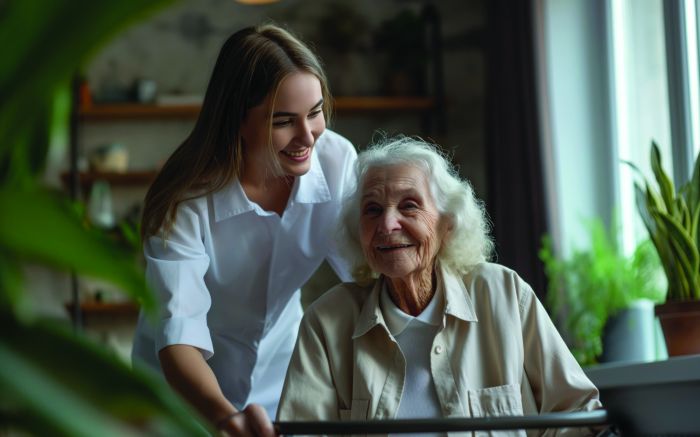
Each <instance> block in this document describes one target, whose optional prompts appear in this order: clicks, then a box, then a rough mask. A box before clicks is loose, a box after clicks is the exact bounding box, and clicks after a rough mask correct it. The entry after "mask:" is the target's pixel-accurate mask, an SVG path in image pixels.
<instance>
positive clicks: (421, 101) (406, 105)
mask: <svg viewBox="0 0 700 437" xmlns="http://www.w3.org/2000/svg"><path fill="white" fill-rule="evenodd" d="M434 108H435V100H434V99H432V98H429V97H381V96H377V97H336V98H335V110H336V112H381V111H402V112H406V111H412V112H422V111H429V110H432V109H434ZM199 109H200V105H144V104H139V103H115V104H96V105H91V106H88V107H84V108H81V109H80V110H79V112H78V113H79V116H80V118H81V119H82V120H98V121H99V120H129V119H194V118H196V117H197V115H198V114H199Z"/></svg>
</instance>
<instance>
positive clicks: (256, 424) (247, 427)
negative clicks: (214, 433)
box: [216, 404, 277, 437]
mask: <svg viewBox="0 0 700 437" xmlns="http://www.w3.org/2000/svg"><path fill="white" fill-rule="evenodd" d="M216 427H217V429H219V430H220V431H221V433H222V435H224V436H236V437H238V436H246V437H247V436H261V437H275V436H276V435H277V434H276V433H275V429H274V427H273V426H272V422H271V421H270V418H269V417H268V416H267V412H266V411H265V409H264V408H263V407H261V406H260V405H257V404H251V405H248V406H247V407H245V408H244V409H243V410H242V411H237V412H235V413H233V414H231V415H229V416H227V417H225V418H224V419H222V420H221V421H219V422H218V423H217V424H216Z"/></svg>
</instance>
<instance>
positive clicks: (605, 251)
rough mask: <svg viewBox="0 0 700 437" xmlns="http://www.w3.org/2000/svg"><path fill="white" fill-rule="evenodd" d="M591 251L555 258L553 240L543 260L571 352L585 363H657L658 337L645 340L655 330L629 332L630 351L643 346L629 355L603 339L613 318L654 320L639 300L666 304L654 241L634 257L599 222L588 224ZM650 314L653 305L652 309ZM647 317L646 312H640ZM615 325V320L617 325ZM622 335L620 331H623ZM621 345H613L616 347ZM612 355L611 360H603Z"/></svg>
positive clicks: (552, 306)
mask: <svg viewBox="0 0 700 437" xmlns="http://www.w3.org/2000/svg"><path fill="white" fill-rule="evenodd" d="M588 230H589V233H590V234H589V235H590V244H591V245H590V248H589V249H587V250H574V251H573V253H572V254H571V256H570V257H568V259H561V258H558V257H556V256H555V255H554V252H553V248H552V240H551V237H549V236H545V237H544V238H543V244H542V249H541V250H540V254H539V256H540V259H541V260H542V261H543V262H544V264H545V272H546V274H547V278H548V280H549V289H548V293H547V306H548V308H549V310H550V312H551V314H552V318H553V319H555V320H556V319H557V316H559V315H562V314H563V315H564V320H563V324H564V326H565V330H566V333H567V334H568V335H565V336H564V337H565V338H567V340H568V342H569V345H570V348H571V352H572V353H573V354H574V356H575V357H576V359H577V360H578V362H579V364H581V365H582V366H588V365H592V364H596V363H597V362H598V361H599V360H600V359H601V358H603V359H605V358H608V359H616V360H621V361H645V360H647V359H654V358H656V357H654V356H653V355H654V354H655V353H656V351H655V350H654V349H655V348H654V338H653V336H652V337H651V338H648V337H644V336H643V334H644V333H645V332H650V331H651V332H653V325H652V326H642V325H640V326H639V327H637V328H635V329H632V330H629V328H628V327H626V326H624V325H620V324H618V325H619V327H620V329H623V330H624V329H627V330H628V331H629V332H628V334H630V335H631V336H629V337H628V338H627V340H626V341H627V342H628V346H631V345H632V343H633V342H635V343H636V344H637V345H638V346H639V347H638V348H636V350H633V351H630V354H629V355H626V356H623V355H621V354H620V353H619V351H616V352H612V351H605V350H604V349H603V344H604V340H603V337H604V335H606V334H611V335H613V334H617V332H616V331H612V332H610V331H611V330H610V328H612V326H611V327H609V328H608V332H606V325H607V323H608V321H609V320H610V318H611V317H614V316H616V315H619V314H620V313H621V312H622V311H624V310H626V309H628V308H634V310H632V313H627V314H625V315H622V316H621V317H628V318H629V317H634V316H635V315H639V317H635V320H637V321H638V322H637V323H643V321H644V319H645V318H646V319H647V320H650V319H653V314H648V315H644V312H643V311H644V310H643V308H644V305H645V304H643V303H642V304H638V303H637V301H639V300H644V299H646V300H650V301H652V302H660V301H662V300H663V274H662V272H661V266H660V264H659V260H658V258H657V256H656V253H655V251H654V248H653V246H652V244H651V242H650V241H645V242H642V243H640V244H639V245H638V246H637V248H636V249H635V251H634V253H633V254H632V255H631V256H625V255H623V254H621V253H620V250H619V249H618V247H617V243H616V238H615V233H614V232H611V233H612V234H613V235H609V233H608V232H607V231H606V229H605V226H604V225H603V223H602V222H601V221H600V220H599V219H595V220H592V221H591V222H589V223H588ZM646 307H647V308H648V309H650V306H649V305H646ZM639 308H642V309H641V313H640V309H639ZM612 323H613V324H615V323H614V321H613V322H612ZM618 332H619V331H618ZM614 342H615V341H613V343H614ZM602 354H607V356H602Z"/></svg>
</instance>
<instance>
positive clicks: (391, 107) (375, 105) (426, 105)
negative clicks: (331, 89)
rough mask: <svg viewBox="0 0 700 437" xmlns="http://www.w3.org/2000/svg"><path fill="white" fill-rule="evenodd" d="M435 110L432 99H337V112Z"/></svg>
mask: <svg viewBox="0 0 700 437" xmlns="http://www.w3.org/2000/svg"><path fill="white" fill-rule="evenodd" d="M432 109H435V99H433V98H430V97H337V98H336V99H335V110H336V111H337V112H358V111H368V112H370V111H372V112H381V111H414V112H415V111H418V112H421V111H429V110H432Z"/></svg>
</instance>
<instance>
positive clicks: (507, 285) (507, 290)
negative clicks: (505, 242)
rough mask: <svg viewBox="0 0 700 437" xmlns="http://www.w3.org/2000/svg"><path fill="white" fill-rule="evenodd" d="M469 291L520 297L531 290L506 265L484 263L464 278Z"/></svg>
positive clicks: (476, 266)
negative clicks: (524, 291)
mask: <svg viewBox="0 0 700 437" xmlns="http://www.w3.org/2000/svg"><path fill="white" fill-rule="evenodd" d="M462 280H463V281H464V284H465V286H466V287H467V289H469V290H472V291H485V292H488V293H489V294H501V295H503V294H515V295H518V296H519V295H520V294H521V293H522V292H523V290H525V289H529V286H528V285H527V283H526V282H525V281H524V280H523V279H522V278H521V277H520V275H518V273H517V272H516V271H515V270H513V269H510V268H508V267H506V266H504V265H501V264H497V263H491V262H482V263H479V264H477V265H475V266H474V267H472V269H471V270H469V272H468V273H467V274H465V275H464V276H463V277H462Z"/></svg>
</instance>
